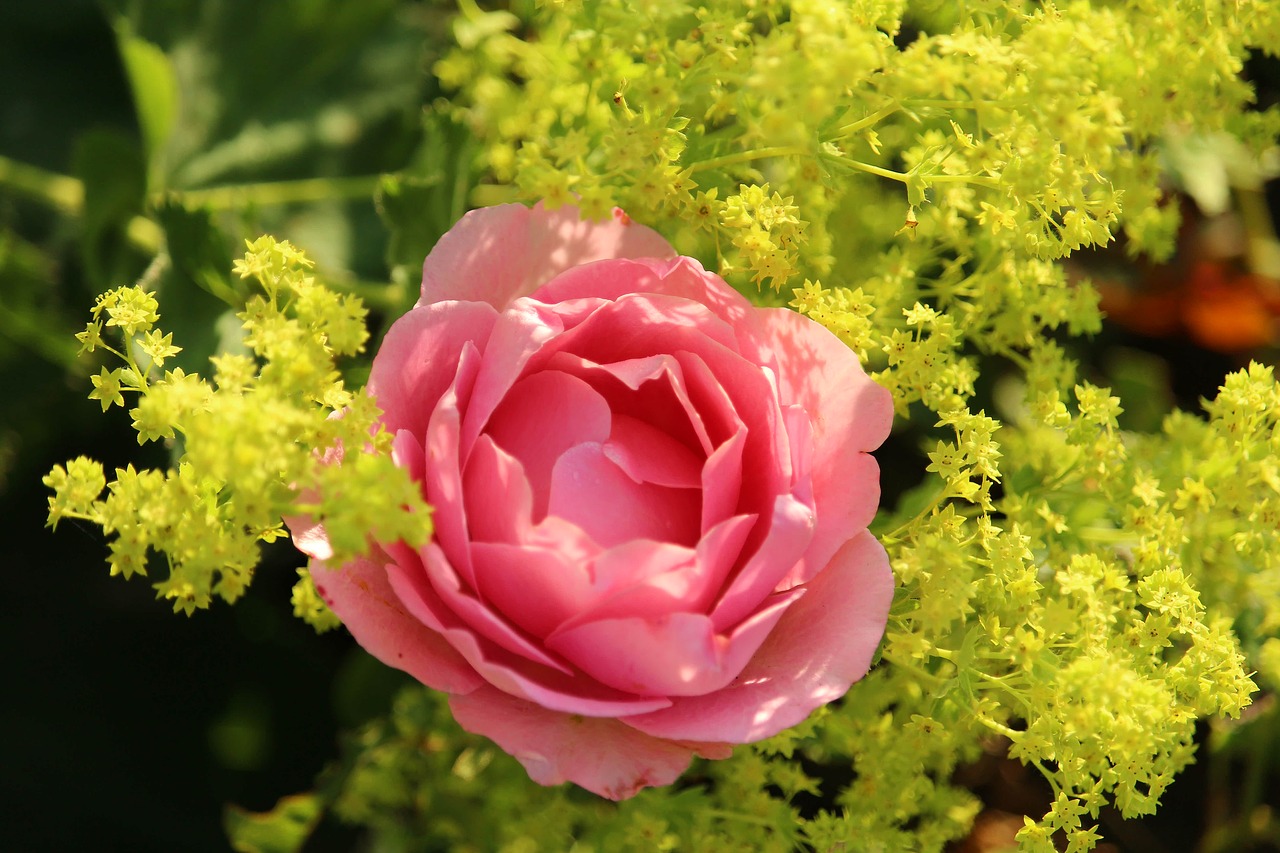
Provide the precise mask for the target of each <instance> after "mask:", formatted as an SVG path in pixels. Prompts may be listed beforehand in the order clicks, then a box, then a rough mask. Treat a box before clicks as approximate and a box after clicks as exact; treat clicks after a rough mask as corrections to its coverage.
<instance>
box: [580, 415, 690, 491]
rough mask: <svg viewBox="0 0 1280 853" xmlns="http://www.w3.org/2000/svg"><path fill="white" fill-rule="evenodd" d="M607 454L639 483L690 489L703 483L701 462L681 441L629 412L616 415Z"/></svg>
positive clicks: (607, 442) (605, 451)
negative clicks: (628, 413)
mask: <svg viewBox="0 0 1280 853" xmlns="http://www.w3.org/2000/svg"><path fill="white" fill-rule="evenodd" d="M604 455H605V456H608V457H609V459H610V460H611V461H612V462H613V463H614V464H615V465H617V466H618V467H619V468H621V469H622V470H623V471H625V472H627V476H629V477H630V478H631V479H633V480H635V481H636V482H637V483H653V484H654V485H655V486H671V487H674V488H681V489H691V488H697V487H698V486H699V485H700V484H701V479H700V477H701V468H702V462H701V460H699V459H698V457H697V456H696V455H695V454H694V453H693V451H691V450H690V449H689V448H688V447H686V446H685V445H684V444H683V443H682V442H679V441H676V440H675V439H674V438H672V437H671V436H669V435H667V434H666V433H664V432H662V431H660V430H658V429H656V428H655V427H652V426H650V425H649V424H647V423H645V422H644V421H642V420H640V419H639V418H633V417H631V416H630V415H617V416H615V417H614V418H613V427H612V429H611V430H610V432H609V440H608V441H606V442H605V445H604Z"/></svg>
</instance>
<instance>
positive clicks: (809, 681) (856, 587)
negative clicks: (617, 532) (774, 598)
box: [623, 532, 893, 743]
mask: <svg viewBox="0 0 1280 853" xmlns="http://www.w3.org/2000/svg"><path fill="white" fill-rule="evenodd" d="M804 588H806V589H808V590H809V592H808V594H806V595H805V596H804V598H802V599H800V600H799V601H797V602H796V603H795V604H794V605H792V606H791V608H790V609H789V610H788V611H787V612H786V613H785V614H784V615H783V617H782V619H781V620H779V622H778V624H777V626H776V627H775V628H774V630H773V632H772V633H770V635H769V638H768V639H767V640H766V641H765V642H764V644H763V645H762V646H761V647H760V649H759V651H757V652H756V654H755V656H754V657H752V659H751V662H750V663H749V664H747V666H746V667H745V668H744V669H743V671H742V674H741V675H740V677H739V678H738V679H737V680H736V681H735V682H734V683H733V684H731V685H729V686H728V687H726V688H724V689H723V690H720V691H718V692H716V693H711V694H708V695H705V696H691V697H685V698H677V699H675V700H674V702H673V704H672V706H671V707H670V708H668V709H666V710H663V711H656V712H653V713H649V714H642V715H638V716H635V717H625V718H623V719H624V721H625V722H626V723H627V724H628V725H631V726H635V727H636V728H637V729H639V730H640V731H643V732H646V733H648V734H651V735H654V736H655V737H664V738H678V739H691V740H715V741H726V742H729V743H751V742H754V741H758V740H761V739H762V738H766V737H771V736H772V735H775V734H777V733H778V732H780V731H782V730H783V729H785V728H788V727H790V726H794V725H796V724H797V723H799V722H800V721H801V720H803V719H804V718H805V717H807V716H808V715H809V714H810V713H811V712H812V711H813V710H814V709H815V708H817V707H819V706H820V705H825V704H826V703H828V702H832V701H834V700H835V699H838V698H839V697H841V696H843V695H844V694H845V693H846V692H847V691H848V689H849V686H850V685H851V684H853V682H855V681H857V680H858V679H860V678H862V677H863V676H864V675H866V673H867V669H868V668H869V667H870V665H871V658H872V656H873V655H874V654H875V650H876V647H877V646H878V645H879V644H880V638H881V637H882V636H883V634H884V626H885V623H886V621H887V619H888V613H889V602H890V601H891V600H892V598H893V574H892V572H891V571H890V570H889V557H888V555H887V554H885V551H884V548H882V547H881V546H880V543H879V542H877V541H876V540H875V538H874V537H872V536H871V534H870V533H866V532H864V533H862V534H860V535H858V536H856V537H854V538H853V539H851V540H849V541H848V542H847V543H845V544H844V546H843V547H841V548H840V549H839V550H838V551H837V552H836V554H835V557H834V558H833V559H832V561H831V563H830V564H828V565H827V566H826V567H825V568H824V569H823V570H822V571H820V572H819V573H818V574H817V576H816V577H815V578H814V579H813V580H812V581H810V582H809V583H808V584H806V585H805V587H804Z"/></svg>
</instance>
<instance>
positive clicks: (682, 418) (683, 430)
mask: <svg viewBox="0 0 1280 853" xmlns="http://www.w3.org/2000/svg"><path fill="white" fill-rule="evenodd" d="M547 368H548V369H555V370H563V371H564V372H566V373H572V374H573V375H574V376H577V377H580V378H582V379H585V380H586V381H587V382H588V383H590V385H591V387H593V388H595V389H596V390H597V391H599V392H600V394H601V396H603V397H604V398H605V401H606V402H608V404H609V410H610V411H611V412H612V413H613V415H614V417H618V416H619V415H622V416H625V417H633V418H636V419H637V420H640V421H643V422H645V423H647V424H649V425H650V426H652V427H653V428H654V429H656V430H658V431H659V432H661V433H663V434H664V435H668V436H670V437H671V438H673V439H675V440H676V441H678V442H680V443H682V444H684V445H685V447H688V448H689V449H690V450H691V451H692V452H693V453H694V455H695V456H696V455H698V454H699V453H701V455H703V456H705V455H706V454H708V453H710V452H711V451H712V450H713V449H714V448H715V445H714V444H713V443H712V441H711V437H710V436H709V435H708V434H707V429H706V426H705V425H704V424H703V421H702V416H701V415H700V414H699V413H698V412H697V410H695V409H694V406H693V402H692V401H691V400H690V399H689V389H688V387H687V386H686V385H685V381H684V373H683V370H682V368H681V367H680V363H679V362H678V361H676V360H675V358H674V357H672V356H670V355H654V356H648V357H645V358H633V359H624V360H622V361H615V362H610V363H608V364H597V363H596V362H594V361H590V360H588V359H584V358H582V357H581V356H578V355H574V354H572V353H567V352H557V353H556V354H555V355H554V356H553V357H552V358H551V359H550V360H549V361H548V362H547Z"/></svg>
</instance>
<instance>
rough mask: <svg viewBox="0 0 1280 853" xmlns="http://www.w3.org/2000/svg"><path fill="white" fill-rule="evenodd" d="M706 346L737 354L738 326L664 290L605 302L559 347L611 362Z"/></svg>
mask: <svg viewBox="0 0 1280 853" xmlns="http://www.w3.org/2000/svg"><path fill="white" fill-rule="evenodd" d="M594 266H595V267H599V268H602V269H603V268H605V267H608V266H618V267H620V269H619V270H618V272H619V273H620V274H621V273H628V272H632V271H633V270H636V269H639V270H645V269H647V267H645V266H644V265H643V264H640V263H638V262H635V261H615V262H611V263H603V262H602V263H600V264H596V265H594ZM575 274H579V273H578V271H576V270H571V271H570V272H568V273H565V275H566V276H571V275H575ZM535 304H536V303H535ZM706 347H718V348H719V349H720V350H721V351H722V352H725V353H732V352H734V350H735V349H736V347H737V335H736V333H735V331H734V329H733V327H732V326H730V325H729V324H728V323H726V322H725V321H724V320H722V319H720V318H719V317H717V316H716V315H715V313H713V312H712V311H711V310H710V309H709V308H707V307H706V306H705V305H699V304H698V303H696V302H690V301H689V300H687V299H681V298H679V297H675V296H667V295H665V294H660V293H641V294H632V295H629V296H624V297H622V298H621V299H619V300H618V301H617V302H606V303H604V304H603V305H601V306H600V307H599V309H597V310H596V311H594V312H592V313H591V315H590V316H589V317H587V318H586V319H585V320H583V321H582V322H581V323H579V324H578V325H576V326H574V327H573V328H572V329H568V330H566V331H565V332H564V334H563V335H561V336H560V338H559V339H558V340H557V341H556V347H555V348H556V351H557V352H571V353H573V354H575V355H579V356H582V357H583V358H585V359H587V360H589V361H593V362H595V363H597V364H609V363H611V362H616V361H623V360H625V359H634V358H644V357H646V356H651V355H663V354H667V353H675V352H679V351H681V350H690V351H692V352H698V353H700V352H702V350H703V349H704V348H706Z"/></svg>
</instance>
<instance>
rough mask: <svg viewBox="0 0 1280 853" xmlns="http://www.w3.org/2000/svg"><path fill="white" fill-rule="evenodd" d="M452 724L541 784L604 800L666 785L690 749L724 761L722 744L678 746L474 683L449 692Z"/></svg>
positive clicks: (684, 764)
mask: <svg viewBox="0 0 1280 853" xmlns="http://www.w3.org/2000/svg"><path fill="white" fill-rule="evenodd" d="M449 707H450V708H451V709H452V710H453V717H454V719H455V720H457V721H458V724H459V725H460V726H462V727H463V728H464V729H466V730H467V731H469V732H473V733H474V734H479V735H484V736H485V737H487V738H489V739H490V740H492V741H493V742H494V743H496V744H497V745H498V746H500V747H502V748H503V749H504V750H505V751H506V752H508V753H510V754H511V755H512V756H514V757H515V758H516V760H517V761H519V762H520V763H521V764H523V765H524V768H525V770H527V771H528V772H529V777H530V778H531V779H533V781H535V782H537V783H539V784H541V785H558V784H559V783H561V782H574V783H576V784H578V785H581V786H582V787H584V788H586V789H587V790H588V791H591V792H593V793H596V794H599V795H600V796H602V797H607V798H608V799H610V800H625V799H626V798H627V797H630V796H633V795H635V794H636V792H638V791H639V790H640V789H642V788H648V787H650V786H655V785H669V784H671V783H672V782H674V781H675V780H676V779H677V778H678V777H679V776H680V774H681V773H683V772H684V771H685V769H686V768H688V766H689V762H690V761H691V760H692V759H693V756H694V755H695V754H698V755H703V756H705V757H707V758H727V757H728V755H729V749H728V748H727V747H726V746H725V745H724V744H718V743H716V744H684V743H678V742H675V741H670V740H663V739H659V738H653V737H649V736H648V735H646V734H642V733H641V732H638V731H636V730H635V729H633V728H631V727H630V726H626V725H623V724H622V723H620V722H618V721H617V720H611V719H605V718H599V717H583V716H579V715H577V714H561V713H558V712H556V711H548V710H547V709H545V708H542V707H539V706H537V705H535V704H533V703H532V702H525V701H524V700H522V699H517V698H516V697H514V696H508V695H507V694H506V693H503V692H502V691H500V690H497V689H495V688H493V687H482V688H480V689H479V690H477V691H475V692H474V693H470V694H467V695H465V696H451V697H449Z"/></svg>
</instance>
